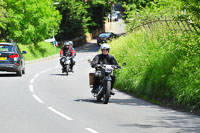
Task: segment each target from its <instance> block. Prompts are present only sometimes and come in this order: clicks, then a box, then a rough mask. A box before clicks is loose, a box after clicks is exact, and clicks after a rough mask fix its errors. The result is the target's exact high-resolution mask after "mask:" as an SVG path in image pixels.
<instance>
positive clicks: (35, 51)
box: [18, 42, 60, 61]
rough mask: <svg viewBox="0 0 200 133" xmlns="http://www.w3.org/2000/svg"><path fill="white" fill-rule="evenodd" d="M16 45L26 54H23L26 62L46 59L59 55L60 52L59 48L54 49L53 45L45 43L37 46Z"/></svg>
mask: <svg viewBox="0 0 200 133" xmlns="http://www.w3.org/2000/svg"><path fill="white" fill-rule="evenodd" d="M18 45H19V47H20V49H21V50H22V51H23V50H24V51H26V52H27V54H24V57H25V60H26V61H30V60H35V59H39V58H43V57H48V56H50V55H55V54H59V52H60V48H57V47H54V46H53V44H51V43H47V42H40V43H38V44H37V45H34V44H32V45H31V44H30V45H21V44H18Z"/></svg>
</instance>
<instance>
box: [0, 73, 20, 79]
mask: <svg viewBox="0 0 200 133" xmlns="http://www.w3.org/2000/svg"><path fill="white" fill-rule="evenodd" d="M1 77H19V76H17V75H16V74H15V73H0V78H1Z"/></svg>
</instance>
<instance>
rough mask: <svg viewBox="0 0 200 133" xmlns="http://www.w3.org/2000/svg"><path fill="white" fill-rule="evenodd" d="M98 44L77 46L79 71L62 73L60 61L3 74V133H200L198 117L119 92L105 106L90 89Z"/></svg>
mask: <svg viewBox="0 0 200 133" xmlns="http://www.w3.org/2000/svg"><path fill="white" fill-rule="evenodd" d="M95 42H96V41H95V40H93V41H91V42H90V43H88V44H86V45H84V47H80V48H77V57H76V59H77V62H76V65H75V67H74V71H75V73H69V76H65V75H64V74H62V73H61V66H60V64H59V57H55V58H52V59H50V60H45V61H41V62H37V63H31V64H27V65H26V74H25V75H23V76H22V77H16V76H15V75H14V74H12V73H0V84H1V85H0V86H1V87H0V88H1V89H0V109H1V110H0V132H1V133H161V132H162V133H187V132H188V133H199V132H200V117H199V116H196V115H192V114H190V113H184V112H178V111H175V110H171V109H167V108H163V107H159V106H157V105H153V104H151V103H148V102H146V101H143V100H141V99H138V98H135V97H133V96H131V95H127V94H125V93H122V92H119V91H117V90H116V89H115V90H114V91H115V92H116V94H115V95H114V96H112V97H111V100H110V102H109V103H108V104H107V105H105V104H102V103H99V102H96V100H95V98H94V97H93V96H92V95H91V93H90V91H91V88H90V87H89V74H88V73H89V72H93V71H94V70H93V69H92V68H91V67H90V65H89V63H88V62H87V60H88V59H92V58H93V57H94V56H95V55H96V54H97V53H98V47H97V46H96V44H95Z"/></svg>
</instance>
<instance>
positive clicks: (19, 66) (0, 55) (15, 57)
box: [0, 43, 26, 76]
mask: <svg viewBox="0 0 200 133" xmlns="http://www.w3.org/2000/svg"><path fill="white" fill-rule="evenodd" d="M23 54H26V51H23V52H22V53H21V51H20V49H19V47H18V46H17V44H16V43H0V71H6V72H16V75H17V76H22V74H25V60H24V56H23Z"/></svg>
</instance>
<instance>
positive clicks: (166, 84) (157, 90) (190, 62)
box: [111, 29, 200, 111]
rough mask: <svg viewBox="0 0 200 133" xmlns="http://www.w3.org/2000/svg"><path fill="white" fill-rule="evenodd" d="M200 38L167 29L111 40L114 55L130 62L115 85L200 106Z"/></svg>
mask: <svg viewBox="0 0 200 133" xmlns="http://www.w3.org/2000/svg"><path fill="white" fill-rule="evenodd" d="M199 45H200V38H199V37H198V36H193V35H187V34H184V33H178V32H171V31H169V30H168V29H164V30H159V29H157V30H151V31H149V32H145V31H144V32H143V31H138V32H134V33H131V34H128V36H125V37H121V38H119V39H117V40H115V41H113V42H112V43H111V54H112V55H114V56H115V57H116V58H117V60H118V62H119V63H120V64H122V62H126V63H127V65H126V66H125V67H124V69H122V70H121V71H120V72H118V73H117V76H116V77H117V81H116V84H115V85H116V87H117V88H120V89H122V90H124V91H127V92H133V93H135V94H136V95H137V96H140V97H147V98H148V99H150V100H154V101H161V102H164V103H170V104H173V105H176V106H181V107H184V108H185V109H190V110H195V111H197V110H199V109H200V86H199V83H200V77H199V73H200V72H199V71H200V53H199V52H200V50H199Z"/></svg>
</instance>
